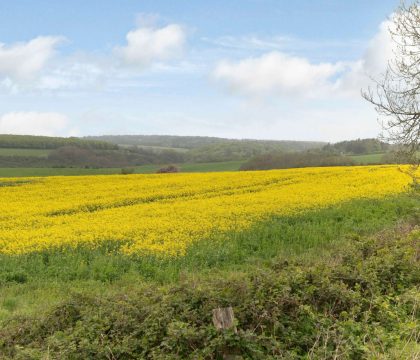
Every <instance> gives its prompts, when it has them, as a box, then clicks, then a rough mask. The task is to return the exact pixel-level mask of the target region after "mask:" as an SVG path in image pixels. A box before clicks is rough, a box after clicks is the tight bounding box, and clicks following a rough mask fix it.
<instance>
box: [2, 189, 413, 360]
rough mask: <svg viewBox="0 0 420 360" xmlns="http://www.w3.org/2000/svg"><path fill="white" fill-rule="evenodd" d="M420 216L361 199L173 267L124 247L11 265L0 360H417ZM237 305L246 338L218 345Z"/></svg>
mask: <svg viewBox="0 0 420 360" xmlns="http://www.w3.org/2000/svg"><path fill="white" fill-rule="evenodd" d="M419 206H420V198H419V196H416V195H414V194H412V195H405V194H402V195H398V196H395V197H392V198H385V199H382V200H353V201H350V202H347V203H343V204H341V205H339V206H335V207H331V208H328V209H324V210H319V211H309V212H307V213H305V214H302V215H299V216H295V217H293V216H292V217H275V218H272V219H270V220H268V221H265V222H262V223H259V224H256V225H255V226H254V227H253V228H251V229H248V230H246V231H244V232H242V233H234V234H231V235H230V236H229V238H227V239H226V238H223V239H218V238H214V239H209V240H208V241H202V242H198V243H197V244H196V245H195V246H192V247H191V248H190V249H189V250H188V252H187V254H186V255H185V256H184V257H180V258H172V259H165V258H158V257H151V256H131V257H129V256H126V255H121V254H120V253H118V251H117V250H118V246H117V245H116V244H115V243H109V244H107V245H106V246H103V247H102V248H99V249H97V250H95V251H92V250H88V249H84V248H83V247H80V248H75V249H72V250H71V251H65V250H64V249H61V250H56V251H54V250H49V251H43V252H39V253H32V254H28V255H21V256H6V255H1V256H0V264H1V265H0V269H1V271H0V293H1V299H0V339H1V340H0V357H1V358H4V359H12V358H19V359H41V358H49V359H62V358H65V359H76V358H83V359H88V358H92V359H93V358H95V359H107V358H110V359H131V358H133V359H135V358H150V359H164V358H165V359H169V358H170V359H188V358H191V359H193V358H194V359H195V358H212V357H209V356H208V354H219V355H220V356H221V354H222V353H223V352H224V351H225V350H226V349H231V350H232V351H234V353H236V352H237V353H240V354H242V355H245V357H243V358H249V359H266V358H270V357H266V356H267V354H277V355H278V356H280V354H286V355H289V358H290V359H304V358H306V357H305V356H306V354H307V353H308V352H309V351H312V352H313V354H314V355H313V356H314V358H316V359H318V358H320V359H321V358H334V354H335V352H336V351H338V350H337V349H339V351H340V352H342V353H343V354H346V357H344V358H351V359H359V358H360V359H362V358H368V357H369V356H368V355H369V354H370V355H372V354H377V355H378V357H377V358H388V357H386V356H388V355H389V354H393V357H391V358H395V359H397V358H398V359H402V358H407V359H408V358H413V357H411V356H413V354H415V353H416V352H417V351H418V350H419V347H418V345H417V344H416V343H415V340H414V339H415V338H414V337H413V336H415V335H413V334H415V333H414V331H415V329H416V325H415V319H413V312H412V311H413V306H415V305H413V304H415V298H416V296H415V284H416V282H417V284H418V280H419V278H418V274H419V272H418V271H419V267H418V262H415V248H416V245H415V244H416V243H417V244H418V241H419V240H420V239H419V236H420V234H419V233H417V235H416V234H415V233H413V234H412V235H409V234H410V232H411V230H412V229H413V226H414V225H416V224H418V223H419V218H418V208H419ZM397 239H400V240H397ZM413 251H414V252H413ZM413 256H414V257H413ZM227 305H232V306H233V307H234V309H235V314H236V316H237V321H238V323H237V327H238V329H239V331H238V333H237V334H235V333H233V332H227V333H226V334H225V335H219V334H218V333H216V332H215V330H214V328H213V326H212V324H211V312H212V309H214V308H215V307H218V306H227ZM317 338H318V340H317ZM311 349H312V350H311ZM206 354H207V355H206ZM220 356H219V357H215V358H221V357H220ZM382 356H385V357H382ZM274 358H278V357H273V359H274Z"/></svg>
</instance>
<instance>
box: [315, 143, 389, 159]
mask: <svg viewBox="0 0 420 360" xmlns="http://www.w3.org/2000/svg"><path fill="white" fill-rule="evenodd" d="M390 149H391V145H390V144H388V143H385V142H383V141H380V140H378V139H356V140H348V141H340V142H337V143H335V144H328V145H326V146H324V147H323V150H325V151H331V152H335V153H341V154H346V155H364V154H378V153H384V152H387V151H389V150H390Z"/></svg>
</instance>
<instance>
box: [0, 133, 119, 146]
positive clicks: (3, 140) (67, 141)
mask: <svg viewBox="0 0 420 360" xmlns="http://www.w3.org/2000/svg"><path fill="white" fill-rule="evenodd" d="M62 146H77V147H79V148H84V149H100V150H117V149H118V146H117V145H115V144H112V143H110V142H106V141H101V140H93V139H92V140H88V139H80V138H76V137H69V138H64V137H51V136H34V135H6V134H5V135H2V134H0V148H12V149H57V148H59V147H62Z"/></svg>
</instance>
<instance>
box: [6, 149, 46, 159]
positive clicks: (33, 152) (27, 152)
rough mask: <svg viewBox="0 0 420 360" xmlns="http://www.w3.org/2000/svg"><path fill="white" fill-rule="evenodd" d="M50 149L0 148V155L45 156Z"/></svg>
mask: <svg viewBox="0 0 420 360" xmlns="http://www.w3.org/2000/svg"><path fill="white" fill-rule="evenodd" d="M50 151H51V150H48V149H14V148H0V156H34V157H43V158H45V157H47V156H48V154H49V153H50Z"/></svg>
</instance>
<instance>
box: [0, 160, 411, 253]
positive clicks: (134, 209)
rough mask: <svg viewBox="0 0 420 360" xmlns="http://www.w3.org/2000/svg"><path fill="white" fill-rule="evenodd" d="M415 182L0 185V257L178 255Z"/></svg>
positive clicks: (314, 173) (73, 180)
mask: <svg viewBox="0 0 420 360" xmlns="http://www.w3.org/2000/svg"><path fill="white" fill-rule="evenodd" d="M409 182H410V178H409V176H407V175H406V174H404V173H403V172H401V171H400V170H399V168H398V167H397V166H365V167H335V168H308V169H291V170H275V171H256V172H230V173H203V174H166V175H128V176H124V175H112V176H110V175H108V176H80V177H48V178H28V179H24V180H22V179H12V180H10V179H8V180H6V179H3V180H2V179H0V196H1V203H0V253H6V254H22V253H27V252H32V251H39V250H44V249H49V248H53V247H61V246H79V245H87V246H93V247H95V246H98V245H100V244H101V242H103V241H108V240H111V241H120V242H121V243H122V247H121V249H122V251H123V252H125V253H127V254H133V253H135V254H142V253H150V252H152V253H159V254H163V255H176V254H182V253H184V252H185V250H186V248H187V246H188V245H189V244H190V243H191V242H193V241H198V240H200V239H204V238H208V237H209V236H210V235H212V234H215V233H225V232H229V231H238V230H241V229H245V228H247V227H249V226H251V225H252V224H253V223H255V222H258V221H260V220H264V219H267V218H268V217H270V216H272V215H293V214H297V213H300V212H302V211H306V210H309V209H315V210H316V209H319V208H322V207H326V206H330V205H333V204H337V203H340V202H343V201H346V200H351V199H355V198H380V197H383V196H387V195H392V194H396V193H400V192H403V191H405V190H406V189H407V185H408V184H409ZM2 183H3V186H1V185H2Z"/></svg>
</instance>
